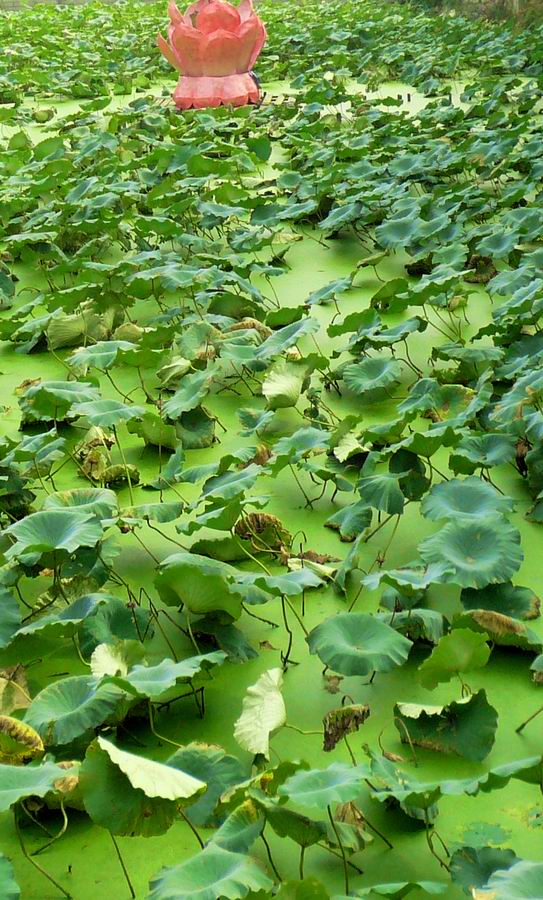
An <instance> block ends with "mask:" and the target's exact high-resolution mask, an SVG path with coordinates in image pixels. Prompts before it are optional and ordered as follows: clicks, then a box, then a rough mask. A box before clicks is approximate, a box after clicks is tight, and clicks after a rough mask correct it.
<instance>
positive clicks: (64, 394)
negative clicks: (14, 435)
mask: <svg viewBox="0 0 543 900" xmlns="http://www.w3.org/2000/svg"><path fill="white" fill-rule="evenodd" d="M99 397H100V392H99V390H98V388H97V387H95V386H94V385H93V384H89V383H88V382H86V381H41V382H39V383H38V384H32V385H30V387H29V388H27V390H26V391H25V393H24V394H23V395H22V396H21V398H20V400H19V403H20V406H21V409H22V410H23V414H24V416H25V418H27V419H29V420H30V421H57V422H59V421H62V420H63V419H64V418H65V417H66V415H67V414H68V413H70V414H71V407H72V405H73V404H74V403H86V402H91V401H94V400H98V399H99Z"/></svg>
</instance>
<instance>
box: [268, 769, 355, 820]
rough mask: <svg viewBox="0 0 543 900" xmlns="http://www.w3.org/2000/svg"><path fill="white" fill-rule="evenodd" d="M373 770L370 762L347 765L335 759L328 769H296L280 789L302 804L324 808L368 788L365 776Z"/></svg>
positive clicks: (345, 801) (348, 800)
mask: <svg viewBox="0 0 543 900" xmlns="http://www.w3.org/2000/svg"><path fill="white" fill-rule="evenodd" d="M369 775H370V770H369V766H367V765H366V764H363V765H358V766H347V765H345V763H332V765H330V766H328V768H327V769H310V770H309V771H302V772H296V774H294V775H292V776H291V777H290V778H288V779H287V780H286V781H285V783H284V784H282V785H281V787H280V788H279V790H278V792H277V793H278V794H279V796H280V797H287V798H288V799H289V800H290V801H292V802H293V803H297V804H298V805H299V806H302V807H307V808H311V809H318V810H323V809H325V808H326V807H327V806H330V805H331V804H333V803H349V802H350V801H351V800H356V799H357V798H358V797H360V796H361V795H362V793H363V792H364V791H365V789H366V786H365V781H364V779H365V778H369Z"/></svg>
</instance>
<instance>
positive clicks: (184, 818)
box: [178, 807, 205, 850]
mask: <svg viewBox="0 0 543 900" xmlns="http://www.w3.org/2000/svg"><path fill="white" fill-rule="evenodd" d="M178 811H179V814H180V816H181V818H182V819H183V820H184V821H185V822H186V824H187V825H188V826H189V828H190V830H191V831H192V833H193V835H194V837H195V838H196V840H197V841H198V843H199V844H200V847H201V849H202V850H203V849H204V847H205V843H204V841H203V840H202V838H201V837H200V835H199V834H198V832H197V830H196V828H195V827H194V825H193V824H192V822H191V821H190V819H189V817H188V816H187V814H186V813H185V811H184V810H183V809H182V808H181V807H178Z"/></svg>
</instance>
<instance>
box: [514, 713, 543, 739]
mask: <svg viewBox="0 0 543 900" xmlns="http://www.w3.org/2000/svg"><path fill="white" fill-rule="evenodd" d="M542 712H543V706H540V707H539V709H536V711H535V712H534V713H532V715H531V716H528V718H527V719H525V720H524V722H522V724H521V725H519V727H518V728H515V732H516V733H517V734H520V733H521V731H524V729H525V728H526V726H527V725H528V724H529V722H531V721H532V719H536V718H537V716H538V715H539V714H540V713H542Z"/></svg>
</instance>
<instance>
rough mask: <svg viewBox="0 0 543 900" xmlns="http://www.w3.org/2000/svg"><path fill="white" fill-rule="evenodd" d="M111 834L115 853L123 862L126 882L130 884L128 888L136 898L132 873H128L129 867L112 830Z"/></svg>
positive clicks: (121, 862)
mask: <svg viewBox="0 0 543 900" xmlns="http://www.w3.org/2000/svg"><path fill="white" fill-rule="evenodd" d="M109 836H110V837H111V840H112V841H113V846H114V847H115V853H116V854H117V858H118V860H119V862H120V864H121V869H122V870H123V875H124V877H125V880H126V883H127V885H128V890H129V891H130V896H131V897H132V900H136V892H135V890H134V888H133V886H132V882H131V881H130V875H129V874H128V869H127V868H126V866H125V864H124V859H123V858H122V856H121V851H120V850H119V845H118V843H117V841H116V840H115V838H114V836H113V833H112V832H111V831H110V832H109Z"/></svg>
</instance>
